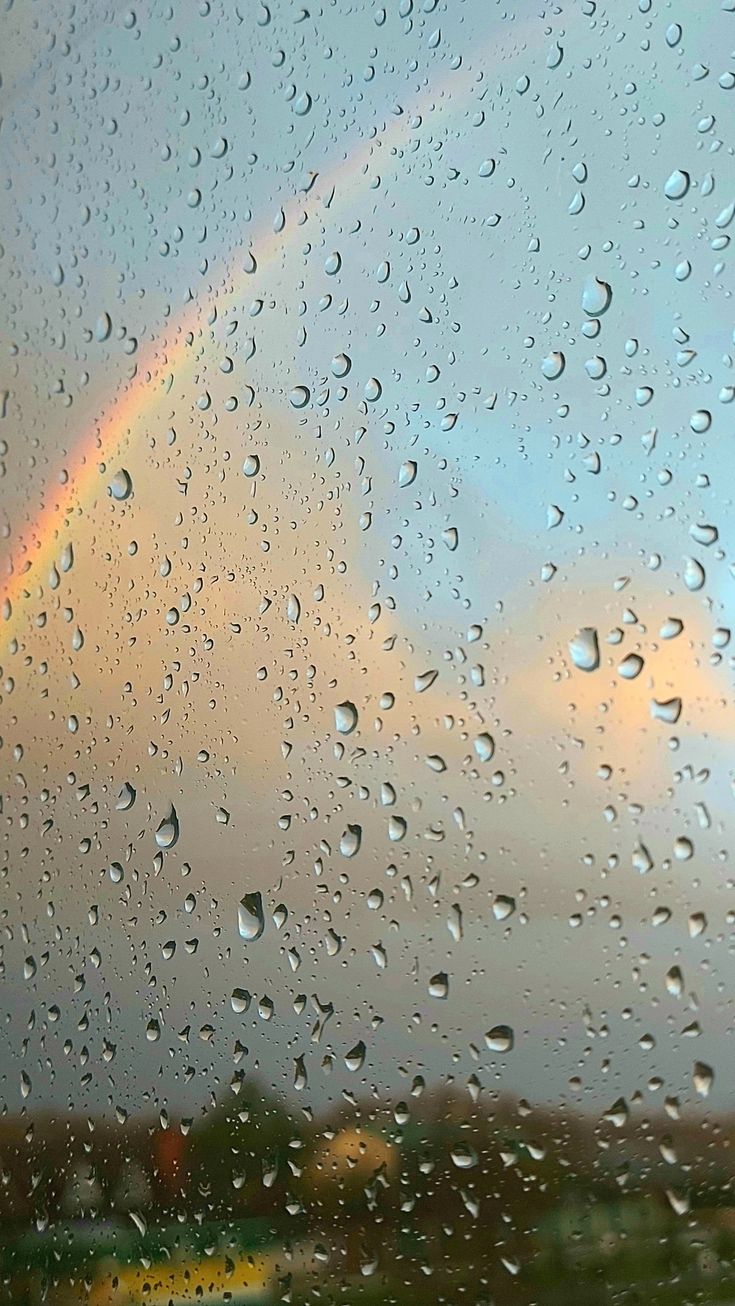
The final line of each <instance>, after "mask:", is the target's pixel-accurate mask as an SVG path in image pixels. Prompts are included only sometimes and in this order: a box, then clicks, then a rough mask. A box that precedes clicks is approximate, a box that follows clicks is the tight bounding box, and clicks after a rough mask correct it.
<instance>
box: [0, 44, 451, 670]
mask: <svg viewBox="0 0 735 1306" xmlns="http://www.w3.org/2000/svg"><path fill="white" fill-rule="evenodd" d="M470 82H471V73H470V71H469V70H468V69H462V70H454V71H453V73H452V75H451V77H450V78H445V79H444V81H443V82H442V84H441V85H440V86H439V87H438V88H436V89H434V90H433V91H431V90H427V91H425V92H423V93H422V94H421V96H420V98H419V102H418V104H417V105H416V106H415V107H414V109H413V110H412V113H411V114H408V113H407V112H404V113H402V114H400V115H399V116H396V118H395V120H394V121H393V122H391V123H390V124H389V125H388V126H386V127H384V129H383V130H382V132H380V131H378V130H377V129H376V130H375V131H374V133H373V134H372V135H371V136H370V137H369V138H367V139H365V138H363V139H362V141H361V142H360V144H359V145H357V146H356V147H355V148H354V149H352V150H351V151H350V152H349V153H347V154H346V155H345V156H344V157H343V158H341V159H340V160H338V161H337V162H336V163H334V164H332V165H331V166H330V167H329V168H327V169H326V170H325V171H324V172H322V173H319V174H318V178H319V182H320V185H319V188H318V191H315V195H316V197H317V201H318V200H319V199H320V197H321V198H323V196H324V195H325V194H328V193H329V192H330V191H331V190H332V189H334V190H335V192H336V191H337V189H339V194H338V195H337V194H335V202H336V204H338V205H345V204H346V203H347V202H348V201H349V200H350V199H351V198H352V199H354V198H355V197H356V195H357V194H358V193H359V192H361V191H362V190H363V189H364V188H365V186H366V184H367V182H368V180H369V176H370V165H371V163H373V162H374V161H375V159H376V158H377V157H379V158H380V160H381V161H382V160H383V159H385V162H386V166H391V165H392V166H395V161H396V159H398V158H399V157H400V155H399V151H398V148H397V147H399V146H400V144H401V142H402V141H404V140H406V139H407V138H408V136H409V133H410V130H411V125H410V124H411V120H412V118H413V117H414V116H415V115H417V114H419V115H422V116H423V115H424V114H426V113H429V112H432V111H434V110H436V109H438V110H439V111H441V110H442V109H444V108H445V107H446V101H447V97H448V94H449V93H450V91H451V93H454V92H456V91H459V92H466V90H467V89H468V88H469V85H470ZM311 190H312V186H311V185H309V187H308V188H307V187H304V188H302V190H301V191H297V192H296V194H292V195H291V196H290V198H289V199H288V200H287V201H285V202H283V203H282V212H283V215H284V222H283V223H282V224H280V230H279V231H278V232H274V231H273V230H272V229H268V230H265V229H263V230H261V231H260V232H259V233H258V234H256V235H255V237H254V238H253V239H252V240H251V242H250V252H251V254H252V256H253V258H254V259H255V261H256V264H257V267H258V270H259V271H262V270H263V269H264V268H267V267H268V265H269V264H272V263H273V262H274V261H275V260H276V259H277V258H278V256H279V255H280V254H282V252H283V250H284V247H285V246H286V245H287V244H288V242H290V241H292V240H293V238H294V236H295V235H296V233H298V231H299V229H300V228H299V224H298V223H297V221H296V218H297V215H298V216H301V214H302V213H303V212H304V205H305V194H304V192H305V191H308V193H311ZM277 202H278V201H276V203H277ZM233 263H234V260H230V263H229V264H227V263H225V264H223V266H222V268H221V269H220V274H221V276H222V278H223V279H226V280H227V283H228V284H231V285H232V286H233V287H234V288H235V289H237V288H238V286H239V285H242V283H243V280H244V278H245V276H246V275H247V274H245V273H244V272H243V270H242V267H241V266H240V263H241V255H239V258H238V266H237V267H234V266H232V264H233ZM199 312H200V309H199V307H198V305H197V304H192V305H191V307H188V308H186V309H185V310H184V311H183V312H182V313H180V314H178V315H177V317H176V320H175V324H174V327H173V329H172V330H171V331H170V332H169V334H168V336H167V337H166V338H165V339H164V340H162V341H161V340H159V341H153V342H152V343H151V344H150V345H149V346H148V349H147V350H146V351H145V352H144V354H143V356H142V358H141V359H140V360H139V362H138V365H137V367H136V371H135V374H134V376H133V378H132V380H131V381H129V382H127V384H126V385H125V386H124V387H122V388H121V389H120V390H119V391H118V392H117V394H116V395H115V396H113V398H112V400H111V401H110V402H109V403H108V404H107V406H106V411H105V412H104V414H103V415H102V416H101V417H100V418H99V419H98V420H97V421H96V422H94V423H93V424H92V427H91V429H90V430H88V431H86V432H85V433H84V434H82V435H81V436H80V438H79V440H78V441H77V443H76V445H75V448H74V450H73V453H72V456H71V458H70V459H68V460H67V463H66V465H65V467H64V469H63V472H62V474H61V475H60V476H59V477H58V479H57V482H56V488H54V487H53V485H52V486H48V487H47V488H46V491H45V494H44V504H43V506H42V508H41V510H40V511H39V512H38V514H37V516H36V517H35V519H34V520H33V521H32V523H31V525H30V526H29V527H28V529H27V530H26V532H25V533H24V535H23V536H22V538H21V539H20V540H19V541H18V543H17V545H15V547H14V548H12V550H11V553H10V557H9V560H8V564H7V569H8V576H7V579H6V580H5V583H4V584H3V585H2V587H1V588H0V612H1V613H2V617H3V618H4V627H3V629H2V631H1V632H0V648H7V647H9V646H10V647H11V648H14V645H13V640H14V637H15V636H16V632H17V630H18V628H19V625H20V623H21V621H22V618H23V614H24V612H25V611H26V608H27V605H28V603H29V601H30V600H31V599H32V598H33V597H34V593H35V596H36V597H38V595H39V592H40V586H41V584H42V582H41V580H40V579H39V576H40V574H41V573H42V572H43V570H44V569H48V568H50V567H51V566H52V565H53V563H54V560H55V557H56V555H57V553H58V551H59V549H60V547H62V545H63V537H64V535H65V533H66V532H67V531H68V529H69V526H70V522H71V520H72V518H73V517H74V516H75V515H79V514H81V513H83V512H84V511H85V510H88V509H89V508H90V507H91V506H92V504H93V503H94V502H95V501H96V500H97V498H98V497H99V493H100V464H105V465H107V464H109V463H114V462H115V461H116V459H117V457H118V454H119V452H120V450H121V449H122V448H123V447H124V445H125V442H126V441H128V440H129V439H134V438H135V436H136V433H137V432H138V430H139V428H140V427H141V426H142V423H143V419H144V418H145V416H146V415H147V413H148V412H149V410H150V407H151V405H152V404H153V403H154V401H155V398H156V392H157V391H159V390H160V389H161V388H162V387H163V386H164V385H165V383H166V381H167V378H169V377H170V376H172V373H173V371H174V370H175V369H176V368H177V366H178V365H179V364H181V363H183V362H184V361H185V358H186V353H187V349H188V344H187V338H186V337H187V332H190V331H192V330H194V329H195V327H196V324H197V320H198V315H199Z"/></svg>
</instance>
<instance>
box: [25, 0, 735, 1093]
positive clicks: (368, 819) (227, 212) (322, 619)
mask: <svg viewBox="0 0 735 1306" xmlns="http://www.w3.org/2000/svg"><path fill="white" fill-rule="evenodd" d="M731 27H732V23H731V14H730V13H729V11H728V10H727V9H721V10H714V9H711V7H707V10H706V12H705V8H704V7H702V10H701V12H700V10H699V9H695V8H694V7H693V6H690V7H689V8H688V9H687V10H686V14H685V17H683V16H682V13H681V7H678V8H677V7H672V6H667V5H664V4H657V3H650V2H649V0H640V3H639V4H638V5H636V6H633V5H632V6H630V7H626V8H625V9H620V8H619V7H618V6H605V5H602V4H599V3H598V4H593V3H591V0H585V3H582V4H574V5H571V4H570V5H554V6H539V7H531V6H523V7H519V9H518V11H517V12H512V11H511V10H509V9H507V8H505V7H504V6H502V5H495V4H486V3H484V0H483V3H480V0H465V2H464V3H458V2H455V3H449V0H446V2H445V3H441V0H421V2H416V0H413V3H411V0H400V3H394V2H393V0H391V3H386V5H385V8H382V7H381V6H379V5H373V4H368V3H361V2H360V0H355V2H354V3H347V0H338V2H336V3H330V4H327V3H322V4H305V5H304V7H303V8H301V7H299V6H298V5H293V4H291V3H287V2H286V0H280V2H276V0H273V2H272V3H269V4H268V6H267V7H266V6H264V5H259V4H250V3H247V4H246V3H243V4H242V5H240V6H239V7H238V6H229V5H227V6H225V5H221V6H220V5H216V4H214V3H212V4H210V3H207V2H206V0H205V2H204V3H202V4H201V5H199V6H198V7H195V9H194V10H193V11H192V13H191V14H186V15H184V14H183V13H182V12H181V11H180V10H178V9H177V8H175V7H174V6H170V7H169V6H167V5H164V4H157V3H154V4H152V5H150V6H146V7H145V10H144V8H143V7H142V6H141V7H139V8H131V9H129V10H125V9H123V8H121V7H119V6H112V5H110V6H105V5H104V4H101V3H97V0H92V2H91V3H89V4H87V5H85V6H84V7H82V8H77V7H76V6H74V5H72V4H62V3H57V2H56V0H51V3H48V0H47V3H45V4H44V5H43V6H42V5H40V4H29V3H26V4H20V3H18V0H16V2H15V3H14V4H9V5H6V14H5V28H6V33H7V36H6V42H5V53H4V55H3V61H4V62H3V66H2V69H1V72H2V88H1V93H2V96H3V110H2V127H1V128H0V149H2V152H3V163H4V167H3V175H4V178H5V180H4V185H3V196H2V201H1V204H2V212H3V217H4V222H3V228H4V231H5V236H4V239H3V244H2V249H1V251H0V252H1V254H2V260H1V262H2V267H3V271H4V276H3V277H2V292H1V293H2V298H3V314H2V321H3V331H2V337H3V349H2V357H3V378H2V381H1V382H0V389H2V391H3V392H4V396H5V397H4V402H3V406H2V417H1V418H0V439H1V440H2V445H1V449H2V461H3V467H2V470H3V477H2V482H1V484H2V488H3V493H2V495H1V496H0V526H1V528H2V530H1V533H2V539H0V546H1V550H0V551H1V554H2V557H1V559H0V566H1V568H2V571H1V576H2V584H1V586H0V588H1V589H2V595H1V596H0V598H1V601H2V604H3V621H2V624H1V625H0V667H1V669H2V671H1V676H0V683H1V684H2V726H0V734H1V736H2V748H1V749H0V756H2V759H3V762H4V765H3V767H2V802H3V849H2V859H3V865H2V874H3V877H4V882H5V884H4V890H5V891H4V895H3V912H4V915H3V922H2V923H3V927H4V936H5V937H4V940H3V964H4V992H5V994H6V1000H5V1004H4V1005H5V1008H6V1015H7V1019H6V1020H5V1022H4V1025H3V1032H2V1039H3V1045H4V1046H3V1053H2V1058H1V1063H2V1067H3V1073H2V1080H1V1082H2V1098H3V1101H4V1103H5V1105H6V1107H7V1110H8V1111H10V1112H16V1111H18V1110H19V1109H20V1108H21V1106H25V1107H26V1108H27V1109H40V1108H44V1107H47V1106H53V1107H54V1108H59V1109H61V1108H63V1107H65V1106H66V1105H68V1104H69V1103H71V1104H73V1105H74V1107H75V1108H76V1109H83V1110H95V1111H97V1110H110V1111H111V1110H113V1109H114V1108H115V1107H116V1106H117V1107H120V1106H123V1107H124V1108H125V1109H126V1110H129V1111H134V1110H138V1109H143V1108H144V1107H145V1108H148V1107H150V1106H151V1104H155V1105H156V1106H161V1105H164V1104H165V1105H167V1106H169V1107H171V1108H173V1109H175V1110H182V1111H191V1112H196V1111H198V1110H201V1109H203V1108H205V1107H206V1106H207V1105H208V1104H209V1103H210V1102H211V1100H212V1099H213V1098H219V1097H221V1096H222V1095H223V1094H224V1093H225V1092H227V1086H228V1084H229V1082H230V1080H231V1078H232V1075H233V1073H234V1071H235V1069H236V1068H242V1069H245V1070H246V1072H250V1071H252V1072H253V1073H255V1072H256V1071H257V1072H258V1073H259V1074H260V1075H261V1076H262V1077H263V1078H264V1079H265V1080H266V1081H267V1082H268V1083H270V1084H272V1085H273V1086H274V1087H275V1088H276V1089H277V1090H278V1091H279V1092H283V1093H285V1094H287V1095H288V1096H289V1097H290V1098H291V1099H292V1100H294V1101H297V1102H301V1104H302V1105H310V1104H314V1105H317V1106H319V1105H323V1104H324V1103H325V1102H327V1101H329V1100H331V1099H334V1098H338V1097H339V1095H340V1094H341V1093H343V1092H344V1091H350V1092H353V1093H358V1094H359V1093H361V1092H370V1091H373V1090H374V1091H376V1092H378V1093H379V1094H380V1095H381V1096H388V1097H389V1098H393V1097H395V1098H396V1100H400V1098H401V1097H402V1096H404V1095H405V1093H406V1091H407V1089H408V1087H409V1086H410V1084H411V1082H412V1079H413V1078H414V1077H415V1076H416V1075H423V1076H424V1077H425V1078H426V1079H427V1081H428V1082H429V1083H430V1084H436V1085H444V1084H447V1083H448V1082H453V1083H456V1084H459V1085H463V1084H465V1083H466V1081H467V1079H468V1077H469V1076H470V1075H476V1076H477V1077H478V1078H479V1080H480V1082H481V1083H482V1085H483V1087H484V1088H486V1090H487V1091H488V1093H491V1092H493V1091H501V1090H502V1091H507V1092H510V1093H516V1094H518V1095H521V1096H524V1097H526V1098H527V1099H528V1100H529V1101H532V1102H533V1101H536V1102H539V1103H542V1102H543V1103H552V1104H555V1105H563V1106H567V1107H569V1108H577V1107H579V1108H584V1109H589V1110H591V1111H598V1112H599V1111H601V1110H603V1109H605V1108H606V1107H608V1106H609V1105H610V1103H611V1102H612V1101H613V1100H615V1099H617V1098H618V1097H620V1096H623V1097H625V1098H626V1100H628V1101H630V1102H632V1103H633V1105H634V1107H635V1109H640V1110H641V1111H645V1110H656V1109H660V1108H661V1106H662V1104H663V1101H664V1099H665V1098H667V1097H668V1098H671V1097H676V1098H678V1099H679V1101H680V1103H681V1104H682V1109H683V1110H685V1111H687V1112H688V1113H691V1117H692V1118H693V1119H697V1117H698V1116H700V1117H701V1116H703V1114H704V1113H706V1112H709V1111H710V1110H729V1109H731V1108H732V1106H733V1101H732V1092H731V1089H730V1084H731V1082H732V1071H733V1069H734V1068H735V1056H734V1054H733V1047H732V1034H731V1026H732V1010H731V997H730V994H731V991H732V982H733V978H734V975H733V965H732V959H731V945H730V933H731V929H730V926H731V915H730V913H731V911H732V902H733V895H732V887H733V876H732V868H731V853H730V847H729V845H730V837H729V833H730V828H731V820H732V816H731V813H732V804H733V764H732V748H731V740H732V738H733V730H734V728H735V721H734V720H733V716H734V710H733V703H732V655H731V651H730V624H731V619H732V618H731V609H732V586H733V584H734V583H735V582H734V580H733V572H732V570H731V564H732V562H733V560H734V559H733V539H732V537H733V532H734V530H735V523H734V521H733V512H732V496H731V489H730V485H731V478H730V476H729V474H728V473H729V469H730V463H731V459H730V451H729V442H730V439H731V436H732V430H731V428H732V413H733V412H735V409H733V408H732V407H730V406H729V405H730V404H731V402H732V400H733V397H734V395H735V391H734V390H733V372H732V358H733V349H734V348H735V345H734V344H733V314H732V282H731V278H730V277H729V276H728V273H729V271H730V269H729V260H730V258H731V254H730V253H729V249H728V244H729V239H730V238H731V233H732V226H731V221H732V216H733V213H732V204H733V201H735V168H734V167H733V141H732V128H731V123H732V114H731V111H730V105H731V98H730V91H731V86H730V81H731V80H732V73H731V72H730V66H731V60H730V62H728V54H727V51H728V48H729V47H728V39H729V40H730V42H731V40H732V37H731ZM590 631H594V632H595V636H594V637H592V636H591V635H590V634H589V633H587V634H582V635H581V636H580V634H579V632H590ZM580 647H581V648H582V649H583V650H584V649H586V650H587V651H588V652H589V649H590V648H592V649H593V650H594V649H595V648H596V650H597V653H596V656H595V657H594V658H592V661H593V662H595V663H596V665H594V666H592V667H591V669H590V668H589V659H588V665H587V669H585V666H584V665H580V661H581V662H582V663H583V664H584V661H585V659H584V657H582V658H581V659H580V656H579V649H580ZM345 704H346V705H347V706H346V707H345V706H344V705H345ZM662 705H663V706H662ZM667 705H668V706H667ZM346 726H347V727H349V728H348V729H347V730H345V727H346ZM172 809H173V810H174V813H175V816H174V817H173V818H172V815H171V813H172ZM248 895H250V897H247V896H248ZM252 895H256V897H255V898H253V897H252ZM257 895H260V897H259V899H258V898H257ZM243 898H246V900H247V901H249V902H250V903H253V902H256V903H259V904H260V905H262V911H263V922H262V925H263V928H262V933H260V935H259V937H257V938H249V939H243V938H242V937H241V935H240V933H239V931H238V906H239V904H240V902H241V901H242V899H243ZM235 990H245V991H246V992H247V993H249V994H251V995H252V1001H251V1003H250V1005H249V1007H248V1008H247V1010H245V1011H243V1010H241V1009H238V1010H235V1009H234V1007H238V1008H242V1006H243V1002H244V1000H243V999H242V998H236V1000H235V1002H234V1006H233V999H232V995H233V992H234V991H235ZM329 1007H331V1008H332V1009H333V1014H332V1015H331V1017H330V1019H329V1020H328V1021H327V1022H326V1025H325V1026H324V1028H323V1030H322V1033H321V1037H320V1039H319V1040H317V1039H316V1038H315V1036H314V1034H313V1027H314V1024H315V1019H316V1015H317V1014H318V1010H319V1008H329ZM498 1026H503V1027H509V1028H510V1030H512V1034H513V1037H512V1048H511V1049H509V1050H508V1051H503V1050H501V1049H499V1048H498V1046H497V1043H498V1038H497V1037H495V1038H493V1037H490V1038H487V1037H486V1035H488V1034H489V1032H490V1031H492V1030H494V1029H496V1028H497V1027H498ZM647 1036H651V1037H647ZM641 1040H643V1047H642V1046H641ZM238 1041H239V1042H240V1043H242V1044H244V1045H245V1046H246V1047H247V1053H246V1054H245V1056H244V1059H243V1060H242V1061H241V1062H239V1063H236V1062H235V1060H234V1057H233V1052H234V1050H235V1047H236V1043H237V1042H238ZM358 1042H362V1043H364V1044H365V1060H364V1065H363V1066H362V1068H361V1069H360V1070H359V1071H357V1072H356V1071H354V1070H351V1069H350V1068H349V1066H348V1065H347V1064H346V1059H347V1061H350V1060H352V1059H351V1058H350V1057H349V1053H350V1051H351V1050H352V1049H353V1048H354V1047H355V1045H357V1044H358ZM297 1059H303V1065H304V1066H305V1068H306V1071H307V1079H308V1082H307V1084H306V1085H305V1086H301V1087H300V1086H299V1083H300V1080H299V1075H298V1074H295V1071H294V1065H295V1062H296V1061H297ZM697 1063H701V1064H702V1065H704V1066H705V1067H708V1068H709V1069H710V1070H711V1071H712V1072H714V1081H713V1084H712V1088H711V1090H710V1093H709V1095H708V1097H706V1098H703V1097H702V1095H701V1092H698V1091H697V1087H696V1085H695V1082H694V1079H695V1074H694V1071H695V1066H696V1065H697ZM699 1079H700V1081H701V1076H699ZM295 1081H296V1082H295Z"/></svg>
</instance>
